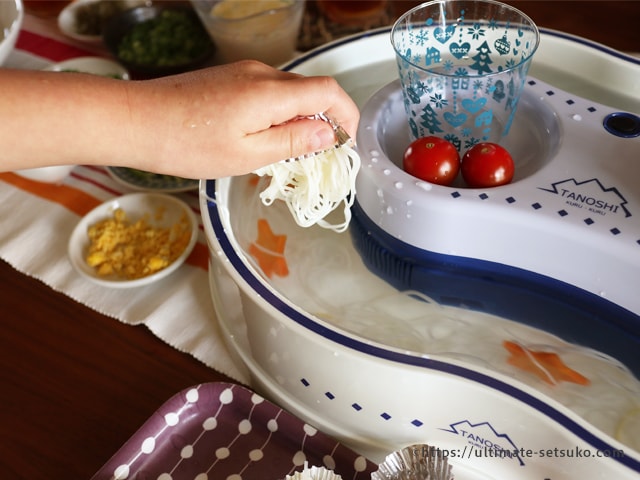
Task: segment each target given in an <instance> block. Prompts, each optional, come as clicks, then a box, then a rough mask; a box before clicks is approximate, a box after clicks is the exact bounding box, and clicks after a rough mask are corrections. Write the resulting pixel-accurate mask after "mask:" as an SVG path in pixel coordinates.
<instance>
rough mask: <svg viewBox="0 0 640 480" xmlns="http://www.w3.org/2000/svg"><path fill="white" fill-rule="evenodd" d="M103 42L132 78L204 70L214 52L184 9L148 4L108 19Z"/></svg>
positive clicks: (193, 16)
mask: <svg viewBox="0 0 640 480" xmlns="http://www.w3.org/2000/svg"><path fill="white" fill-rule="evenodd" d="M152 25H153V26H152ZM143 30H144V31H143ZM134 37H135V41H134V40H133V38H134ZM103 40H104V43H105V45H106V47H107V48H108V49H109V51H110V52H111V53H112V54H113V56H114V57H115V58H116V59H117V60H118V62H120V63H122V64H123V65H124V66H125V67H126V68H127V70H129V72H130V73H131V75H132V76H133V77H136V78H153V77H162V76H166V75H172V74H177V73H182V72H186V71H189V70H195V69H198V68H201V67H204V66H205V65H206V64H207V63H208V61H209V60H210V59H211V56H212V54H213V52H214V45H213V42H212V41H211V38H210V37H209V34H208V33H207V31H206V30H205V28H204V27H203V26H202V23H201V22H200V20H199V18H198V16H197V15H196V13H195V12H194V11H193V9H192V8H190V7H187V6H177V5H172V6H163V5H152V6H141V7H136V8H132V9H130V10H126V11H124V12H122V13H120V14H118V15H116V16H114V17H112V19H111V20H110V21H109V23H108V24H107V26H106V27H105V30H104V35H103ZM133 45H135V46H133Z"/></svg>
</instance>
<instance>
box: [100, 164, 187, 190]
mask: <svg viewBox="0 0 640 480" xmlns="http://www.w3.org/2000/svg"><path fill="white" fill-rule="evenodd" d="M107 172H109V175H111V178H113V179H114V180H115V181H116V182H118V183H119V184H121V185H123V186H125V187H128V188H131V189H133V190H140V191H149V192H150V191H155V192H165V193H177V192H186V191H189V190H195V189H196V188H198V180H192V179H189V178H182V177H174V176H172V175H161V174H158V173H151V172H144V171H142V170H136V169H135V168H127V167H107Z"/></svg>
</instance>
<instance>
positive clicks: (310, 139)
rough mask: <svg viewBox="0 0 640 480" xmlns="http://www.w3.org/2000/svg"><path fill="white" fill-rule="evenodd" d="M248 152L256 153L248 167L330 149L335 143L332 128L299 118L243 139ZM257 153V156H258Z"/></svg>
mask: <svg viewBox="0 0 640 480" xmlns="http://www.w3.org/2000/svg"><path fill="white" fill-rule="evenodd" d="M243 144H244V148H245V149H247V151H248V152H253V156H254V157H255V156H256V153H257V154H258V155H259V158H255V162H257V163H259V165H254V166H253V167H252V168H259V167H261V166H264V165H267V164H269V163H273V162H277V161H280V160H285V159H288V158H295V157H299V156H302V155H306V154H309V153H313V152H317V151H320V150H326V149H329V148H332V147H333V146H334V145H335V144H336V137H335V133H334V131H333V127H332V126H331V125H330V124H329V123H327V122H324V121H322V120H310V119H300V120H295V121H292V122H288V123H285V124H282V125H277V126H274V127H271V128H268V129H266V130H263V131H262V132H258V133H255V134H253V135H250V136H248V137H246V138H245V139H244V141H243ZM258 152H259V153H258Z"/></svg>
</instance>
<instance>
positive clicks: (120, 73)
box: [45, 57, 129, 80]
mask: <svg viewBox="0 0 640 480" xmlns="http://www.w3.org/2000/svg"><path fill="white" fill-rule="evenodd" d="M45 70H48V71H51V72H83V73H92V74H94V75H101V76H104V77H111V78H117V79H120V80H129V72H128V71H127V69H126V68H124V67H123V66H122V65H120V64H119V63H116V62H114V61H113V60H108V59H106V58H100V57H77V58H72V59H70V60H65V61H64V62H59V63H54V64H52V65H50V66H48V67H47V68H45Z"/></svg>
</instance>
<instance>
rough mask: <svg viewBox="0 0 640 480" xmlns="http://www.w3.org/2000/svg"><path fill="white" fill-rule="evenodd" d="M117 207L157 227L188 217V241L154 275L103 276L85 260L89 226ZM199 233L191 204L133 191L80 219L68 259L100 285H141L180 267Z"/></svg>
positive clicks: (86, 276) (78, 269)
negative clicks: (138, 276) (165, 265)
mask: <svg viewBox="0 0 640 480" xmlns="http://www.w3.org/2000/svg"><path fill="white" fill-rule="evenodd" d="M118 209H122V210H123V211H124V212H125V214H126V216H127V218H128V219H129V220H130V221H131V222H134V221H136V220H138V219H140V218H143V217H144V218H145V219H146V220H147V222H148V223H149V224H150V225H151V226H153V227H155V228H169V227H171V226H172V225H175V224H176V223H178V222H180V221H183V219H184V218H185V217H186V220H187V222H188V228H189V229H190V231H191V236H190V239H189V242H188V243H187V245H186V247H185V248H184V250H183V251H182V253H181V254H180V255H179V256H178V257H177V258H176V259H175V260H174V261H173V262H172V263H171V264H169V265H168V266H167V267H165V268H163V269H162V270H159V271H157V272H156V273H153V274H151V275H148V276H145V277H141V278H136V279H133V280H127V279H123V278H118V277H114V276H107V277H105V276H100V275H98V274H97V272H96V270H95V268H93V267H91V266H89V265H88V264H87V261H86V255H87V251H88V248H89V244H90V240H89V237H88V235H87V230H88V228H89V227H91V226H92V225H95V224H96V223H98V222H100V221H102V220H106V219H108V218H111V217H113V214H114V212H115V211H116V210H118ZM197 237H198V221H197V218H196V216H195V214H194V213H193V211H192V210H191V208H189V206H188V205H187V204H186V203H184V202H183V201H182V200H180V199H178V198H177V197H174V196H171V195H165V194H160V193H132V194H128V195H123V196H121V197H117V198H114V199H112V200H109V201H107V202H104V203H103V204H101V205H99V206H97V207H96V208H94V209H93V210H91V211H90V212H89V213H88V214H87V215H85V216H84V217H83V218H82V220H80V222H78V224H77V225H76V227H75V229H74V230H73V233H72V234H71V237H70V239H69V247H68V253H69V260H70V261H71V264H72V265H73V267H74V268H75V269H76V271H77V272H78V273H80V274H81V275H82V276H84V277H85V278H87V279H89V280H90V281H92V282H93V283H96V284H98V285H102V286H104V287H111V288H134V287H142V286H145V285H149V284H151V283H153V282H156V281H158V280H160V279H162V278H165V277H167V276H168V275H170V274H171V273H173V272H174V271H175V270H177V269H178V267H180V266H181V265H182V264H183V263H184V261H185V260H186V259H187V257H188V256H189V254H190V253H191V251H192V250H193V247H194V246H195V244H196V240H197Z"/></svg>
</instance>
